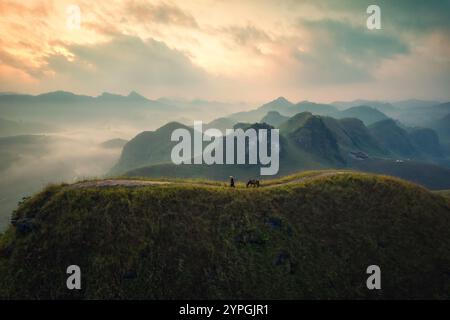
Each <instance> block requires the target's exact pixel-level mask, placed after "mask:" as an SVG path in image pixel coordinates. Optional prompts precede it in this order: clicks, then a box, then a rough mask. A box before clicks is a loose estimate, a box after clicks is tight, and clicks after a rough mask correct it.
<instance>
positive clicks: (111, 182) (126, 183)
mask: <svg viewBox="0 0 450 320" xmlns="http://www.w3.org/2000/svg"><path fill="white" fill-rule="evenodd" d="M345 173H346V172H344V171H336V172H322V173H318V174H315V175H312V176H307V177H303V178H299V179H295V180H291V181H286V182H280V183H277V184H271V185H267V186H265V185H264V183H262V184H261V188H276V187H281V186H284V185H288V184H295V183H300V182H305V181H308V180H313V179H317V178H322V177H328V176H334V175H339V174H345ZM169 184H177V185H183V184H189V185H198V186H205V184H202V183H195V182H194V183H185V182H169V181H151V180H128V179H107V180H94V181H85V182H78V183H75V184H72V185H70V186H68V187H69V188H71V189H80V188H107V187H143V186H157V185H169ZM208 186H214V185H208Z"/></svg>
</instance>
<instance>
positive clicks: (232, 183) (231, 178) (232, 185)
mask: <svg viewBox="0 0 450 320" xmlns="http://www.w3.org/2000/svg"><path fill="white" fill-rule="evenodd" d="M230 187H231V188H234V177H233V176H230Z"/></svg>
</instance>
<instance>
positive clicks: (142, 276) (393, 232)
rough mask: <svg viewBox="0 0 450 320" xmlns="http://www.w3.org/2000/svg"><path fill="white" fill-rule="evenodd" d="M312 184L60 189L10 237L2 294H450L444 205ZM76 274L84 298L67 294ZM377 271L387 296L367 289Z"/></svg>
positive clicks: (426, 196)
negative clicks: (373, 268) (72, 269)
mask: <svg viewBox="0 0 450 320" xmlns="http://www.w3.org/2000/svg"><path fill="white" fill-rule="evenodd" d="M304 175H305V174H303V176H304ZM298 179H299V176H291V177H287V178H284V179H283V180H280V181H282V182H283V181H284V183H286V182H291V183H287V184H284V185H279V186H275V187H273V188H264V187H263V188H259V189H246V188H243V187H240V186H238V187H237V188H236V189H231V188H225V187H221V186H218V185H217V184H214V183H209V184H206V183H204V184H202V183H196V184H192V185H189V184H188V183H183V184H177V183H173V184H170V183H169V184H158V185H150V186H141V187H128V188H127V187H123V186H122V187H104V188H98V187H89V186H85V187H82V188H73V187H71V186H67V185H62V186H51V187H48V188H47V189H46V190H44V191H42V192H41V193H40V194H38V195H36V196H34V197H33V198H31V199H29V200H27V201H26V202H25V203H23V204H22V205H21V206H20V207H19V209H18V210H17V212H16V214H15V216H14V226H11V227H10V229H9V230H8V231H7V232H6V233H5V234H4V235H3V236H2V237H1V238H0V297H1V298H32V299H44V298H46V299H55V298H67V299H72V298H83V299H106V298H111V299H120V298H127V299H131V298H136V299H224V298H234V299H237V298H244V299H252V298H259V299H263V298H278V299H279V298H288V299H295V298H306V299H317V298H326V299H335V298H342V299H346V298H369V299H389V298H408V299H414V298H441V299H446V298H448V292H450V281H449V280H450V277H449V271H450V269H449V266H450V254H449V252H450V204H449V203H448V202H447V201H446V200H445V199H444V198H443V197H441V196H439V195H434V194H431V193H430V192H428V191H427V190H425V189H423V188H420V187H417V186H415V185H412V184H409V183H405V182H402V181H399V180H395V179H390V178H385V177H379V176H373V175H362V174H352V173H341V172H340V173H339V174H335V175H328V176H320V175H319V176H316V178H314V175H312V177H311V178H310V179H306V180H301V182H296V181H300V180H298ZM263 183H264V184H268V183H270V182H267V181H266V182H263ZM271 183H272V184H273V183H274V182H273V181H272V182H271ZM72 264H77V265H79V266H80V268H81V270H82V290H79V291H76V290H74V291H70V290H67V289H66V279H67V274H66V268H67V266H69V265H72ZM372 264H377V265H379V266H380V267H381V270H382V290H381V291H376V290H374V291H370V290H367V289H366V279H367V276H368V275H367V274H366V268H367V267H368V266H369V265H372Z"/></svg>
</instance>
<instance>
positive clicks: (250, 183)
mask: <svg viewBox="0 0 450 320" xmlns="http://www.w3.org/2000/svg"><path fill="white" fill-rule="evenodd" d="M249 186H252V187H253V188H259V180H256V179H250V180H248V182H247V188H248V187H249Z"/></svg>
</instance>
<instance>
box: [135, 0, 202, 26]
mask: <svg viewBox="0 0 450 320" xmlns="http://www.w3.org/2000/svg"><path fill="white" fill-rule="evenodd" d="M126 12H127V13H128V14H129V15H131V16H132V17H133V18H134V19H135V20H137V21H139V22H142V23H160V24H166V25H177V26H182V27H189V28H197V27H198V24H197V21H196V20H195V19H194V17H193V16H192V15H190V14H189V13H187V12H185V11H183V10H182V9H180V8H179V7H177V6H175V5H169V4H166V3H160V4H157V5H153V4H151V3H148V2H144V1H132V2H129V3H127V4H126Z"/></svg>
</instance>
